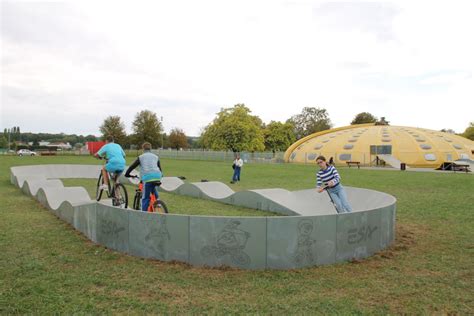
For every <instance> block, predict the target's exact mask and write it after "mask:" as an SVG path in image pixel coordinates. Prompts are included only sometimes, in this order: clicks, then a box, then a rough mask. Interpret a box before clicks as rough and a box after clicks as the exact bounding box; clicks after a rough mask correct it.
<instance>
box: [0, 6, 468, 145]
mask: <svg viewBox="0 0 474 316" xmlns="http://www.w3.org/2000/svg"><path fill="white" fill-rule="evenodd" d="M0 1H1V0H0ZM473 12H474V2H473V1H449V2H448V1H414V0H410V1H400V0H397V1H393V2H361V1H344V2H336V1H330V2H329V1H328V2H324V1H291V0H287V1H275V0H272V1H260V0H251V1H242V0H239V1H223V0H218V1H207V0H199V1H179V0H178V1H75V2H72V1H49V2H38V1H28V2H26V1H1V69H0V74H1V82H0V86H1V112H0V113H1V119H0V128H1V130H2V131H3V129H4V128H5V127H6V128H9V127H13V126H20V128H21V130H22V131H24V132H27V131H32V132H51V133H57V132H64V133H67V134H70V133H75V134H84V135H85V134H95V135H99V134H100V133H99V126H100V125H101V123H102V122H103V120H104V119H105V118H106V117H107V116H109V115H119V116H120V117H121V118H122V119H123V121H124V122H125V124H126V127H127V132H130V131H131V122H132V121H133V118H134V116H135V114H136V113H137V112H138V111H141V110H145V109H148V110H152V111H154V112H156V113H157V115H158V117H161V116H162V117H163V119H164V127H165V131H166V132H169V131H170V129H172V128H174V127H178V128H181V129H183V130H184V131H185V133H186V134H187V135H190V136H198V135H199V134H200V130H201V129H202V128H203V127H204V126H206V125H207V124H208V123H209V122H211V121H212V120H213V119H214V117H215V114H216V113H217V112H218V111H219V110H220V109H221V108H222V107H231V106H233V105H234V104H237V103H245V105H247V106H248V107H249V108H250V109H251V110H252V113H253V114H254V115H258V116H259V117H260V118H261V119H262V120H263V121H264V122H267V123H268V122H270V121H271V120H275V121H285V120H286V119H288V118H289V117H291V116H292V115H295V114H298V113H300V112H301V110H302V108H303V107H305V106H314V107H322V108H325V109H327V111H328V112H329V116H330V118H331V121H332V123H333V125H334V126H335V127H339V126H344V125H348V124H349V123H350V121H351V120H352V119H353V117H354V116H355V115H356V114H357V113H359V112H364V111H367V112H370V113H372V114H374V115H376V116H378V117H381V116H385V117H386V118H387V120H388V121H390V123H391V124H392V125H404V126H415V127H424V128H429V129H435V130H439V129H442V128H451V129H454V130H455V131H456V132H463V131H464V129H465V128H466V127H467V126H468V124H469V122H471V121H474V79H473V73H474V40H473V38H474V34H473V33H474V32H473V30H474V19H473V18H472V13H473Z"/></svg>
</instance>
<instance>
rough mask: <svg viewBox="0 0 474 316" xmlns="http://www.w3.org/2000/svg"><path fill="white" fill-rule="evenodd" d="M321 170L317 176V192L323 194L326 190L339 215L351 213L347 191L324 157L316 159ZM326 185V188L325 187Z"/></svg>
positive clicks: (335, 171) (334, 169)
mask: <svg viewBox="0 0 474 316" xmlns="http://www.w3.org/2000/svg"><path fill="white" fill-rule="evenodd" d="M316 163H317V164H318V165H319V168H320V170H319V171H318V173H317V174H316V180H317V183H316V190H317V191H318V192H319V193H321V192H323V191H324V190H325V189H326V190H328V193H329V194H330V195H331V198H332V200H333V201H334V204H335V206H336V209H337V212H338V213H350V212H352V208H351V206H350V205H349V202H348V201H347V195H346V191H345V190H344V187H343V186H342V184H341V177H340V176H339V173H338V172H337V170H336V168H334V166H332V165H329V164H328V163H327V162H326V158H325V157H324V156H319V157H318V158H316ZM323 184H324V186H323Z"/></svg>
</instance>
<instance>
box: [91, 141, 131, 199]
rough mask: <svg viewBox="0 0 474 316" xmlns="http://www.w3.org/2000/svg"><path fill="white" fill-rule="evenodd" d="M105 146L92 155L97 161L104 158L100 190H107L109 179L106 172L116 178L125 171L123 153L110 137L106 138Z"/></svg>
mask: <svg viewBox="0 0 474 316" xmlns="http://www.w3.org/2000/svg"><path fill="white" fill-rule="evenodd" d="M105 143H106V144H105V145H104V146H102V147H101V148H100V149H99V151H98V152H97V153H96V154H95V155H94V157H96V158H98V159H102V158H105V159H106V160H107V163H106V164H105V166H104V167H103V168H102V177H103V179H104V184H103V185H102V186H101V187H100V189H101V190H108V189H109V177H108V174H107V172H110V173H114V174H116V175H117V176H118V175H120V174H121V173H122V172H123V170H125V152H124V151H123V149H122V147H121V146H120V145H119V144H115V143H114V138H113V137H112V136H110V135H109V136H107V138H106V139H105Z"/></svg>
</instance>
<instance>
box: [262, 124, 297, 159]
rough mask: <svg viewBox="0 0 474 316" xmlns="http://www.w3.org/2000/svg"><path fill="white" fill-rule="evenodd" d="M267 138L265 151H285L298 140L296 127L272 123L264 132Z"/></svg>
mask: <svg viewBox="0 0 474 316" xmlns="http://www.w3.org/2000/svg"><path fill="white" fill-rule="evenodd" d="M263 133H264V136H265V149H266V150H271V151H273V152H275V151H285V150H286V149H287V148H288V147H290V145H291V144H293V143H294V142H295V140H296V136H295V132H294V126H293V125H292V124H291V123H281V122H274V121H271V122H270V123H269V124H268V125H267V126H266V127H265V129H264V131H263Z"/></svg>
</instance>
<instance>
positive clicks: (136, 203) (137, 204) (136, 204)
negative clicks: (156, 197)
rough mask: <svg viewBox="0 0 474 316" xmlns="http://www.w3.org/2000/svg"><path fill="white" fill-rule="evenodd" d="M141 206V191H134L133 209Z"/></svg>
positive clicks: (139, 208)
mask: <svg viewBox="0 0 474 316" xmlns="http://www.w3.org/2000/svg"><path fill="white" fill-rule="evenodd" d="M141 208H142V193H141V192H140V191H137V192H136V193H135V197H134V198H133V209H134V210H138V211H139V210H141Z"/></svg>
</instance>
